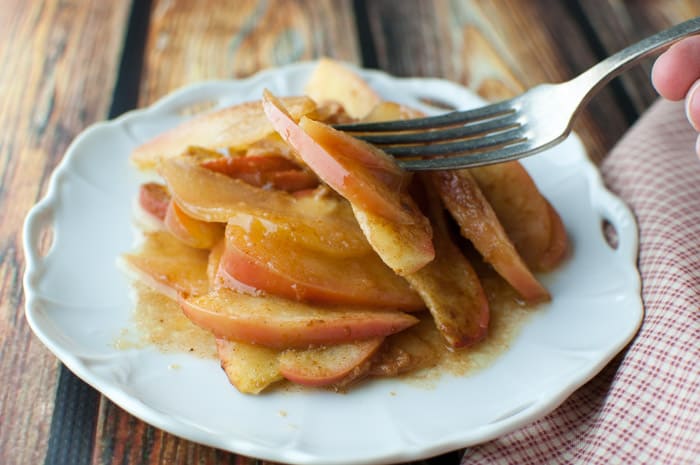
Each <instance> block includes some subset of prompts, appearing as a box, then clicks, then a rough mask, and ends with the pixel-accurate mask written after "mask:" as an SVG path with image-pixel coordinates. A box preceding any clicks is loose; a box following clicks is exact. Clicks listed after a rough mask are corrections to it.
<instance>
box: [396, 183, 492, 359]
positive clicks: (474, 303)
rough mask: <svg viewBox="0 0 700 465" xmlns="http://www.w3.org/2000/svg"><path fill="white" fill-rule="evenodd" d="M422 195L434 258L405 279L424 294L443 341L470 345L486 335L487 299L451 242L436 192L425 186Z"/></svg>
mask: <svg viewBox="0 0 700 465" xmlns="http://www.w3.org/2000/svg"><path fill="white" fill-rule="evenodd" d="M424 197H425V204H426V205H425V211H426V213H427V214H428V217H429V218H430V221H431V223H432V224H433V231H434V234H435V236H434V239H433V240H434V243H435V249H436V250H435V260H433V261H432V262H430V263H428V264H427V265H426V266H425V267H423V268H421V269H420V270H418V271H416V272H415V273H412V274H409V275H406V280H407V281H408V282H409V283H410V284H411V286H412V287H413V288H414V289H415V290H416V291H418V293H419V294H420V296H421V297H422V298H423V301H424V302H425V303H426V305H427V306H428V309H429V310H430V314H431V315H432V316H433V320H434V321H435V326H436V327H437V328H438V330H439V331H440V334H442V336H443V337H444V339H445V341H447V343H448V344H449V345H450V346H451V347H455V348H458V347H466V346H470V345H473V344H475V343H476V342H479V341H481V340H482V339H483V338H484V337H486V334H487V330H488V324H489V304H488V300H487V299H486V294H485V293H484V290H483V288H482V286H481V282H480V281H479V277H478V276H477V274H476V272H475V271H474V268H472V266H471V265H470V264H469V262H468V261H467V259H466V258H465V257H464V255H463V254H462V252H461V251H460V250H459V248H458V247H457V246H456V245H455V244H454V243H453V242H452V238H451V237H450V231H449V229H448V226H447V221H446V218H445V212H444V209H443V207H442V204H441V202H440V199H439V198H438V196H437V194H436V193H435V192H433V191H432V190H430V189H427V190H425V192H424Z"/></svg>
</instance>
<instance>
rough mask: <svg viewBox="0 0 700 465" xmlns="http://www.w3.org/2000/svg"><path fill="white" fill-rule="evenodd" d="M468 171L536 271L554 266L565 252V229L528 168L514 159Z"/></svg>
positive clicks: (511, 237) (530, 265)
mask: <svg viewBox="0 0 700 465" xmlns="http://www.w3.org/2000/svg"><path fill="white" fill-rule="evenodd" d="M469 173H471V175H472V176H473V177H474V179H475V180H476V182H477V184H478V185H479V188H480V189H481V192H482V193H483V194H484V197H486V200H487V201H488V202H489V204H490V205H491V206H492V207H493V210H494V212H495V213H496V216H497V217H498V219H499V221H500V222H501V224H502V225H503V229H504V230H505V231H506V233H507V234H508V237H509V238H510V239H511V241H513V245H514V246H515V248H516V250H517V251H518V253H519V254H520V256H521V257H522V258H523V260H524V261H525V264H526V265H527V266H528V267H529V268H530V269H533V270H536V271H546V270H550V269H552V268H554V267H555V266H556V265H557V264H558V263H559V262H560V261H561V259H562V258H563V257H564V256H565V255H566V250H567V248H568V247H567V242H568V241H567V240H566V230H565V229H564V225H563V223H562V221H561V218H559V215H558V214H557V213H556V211H554V209H553V208H552V206H551V205H550V204H549V202H548V201H547V199H546V198H544V196H543V195H542V194H541V193H540V191H539V189H538V188H537V185H536V184H535V182H534V181H533V180H532V178H531V177H530V175H529V174H528V172H527V171H526V170H525V168H524V167H523V166H522V165H521V164H520V163H519V162H517V161H513V162H508V163H498V164H495V165H489V166H480V167H477V168H472V169H470V170H469ZM562 239H563V240H562Z"/></svg>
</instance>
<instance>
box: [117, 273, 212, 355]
mask: <svg viewBox="0 0 700 465" xmlns="http://www.w3.org/2000/svg"><path fill="white" fill-rule="evenodd" d="M134 294H135V303H136V305H135V308H134V311H133V313H132V321H133V323H134V328H135V329H136V332H137V334H136V335H132V334H129V335H122V337H120V338H119V339H118V340H117V341H116V342H115V346H116V347H117V348H119V349H128V348H132V347H145V346H149V345H150V346H155V347H156V348H157V349H158V350H160V351H161V352H166V353H177V352H185V353H189V354H192V355H195V356H197V357H202V358H216V341H215V339H214V336H213V335H212V334H211V333H210V332H208V331H205V330H203V329H201V328H199V327H198V326H195V325H194V324H192V323H191V322H190V320H188V319H187V317H185V315H184V314H183V313H182V310H180V306H179V305H178V303H177V302H176V301H174V300H173V299H171V298H169V297H166V296H164V295H163V294H161V293H159V292H156V291H155V290H153V289H151V288H150V287H148V286H146V285H144V284H141V283H138V282H135V283H134ZM134 336H135V338H136V340H135V341H134Z"/></svg>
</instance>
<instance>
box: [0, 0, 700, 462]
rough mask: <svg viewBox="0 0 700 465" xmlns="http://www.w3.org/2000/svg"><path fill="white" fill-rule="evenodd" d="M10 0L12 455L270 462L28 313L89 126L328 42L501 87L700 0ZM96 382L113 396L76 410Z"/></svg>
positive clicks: (606, 119) (0, 326)
mask: <svg viewBox="0 0 700 465" xmlns="http://www.w3.org/2000/svg"><path fill="white" fill-rule="evenodd" d="M0 10H1V11H0V60H2V61H1V62H2V63H3V66H2V67H0V125H1V127H2V128H3V131H2V132H0V176H1V178H0V179H1V180H2V181H1V183H0V218H1V221H0V240H1V241H0V258H1V260H0V379H2V380H3V383H2V388H0V464H8V465H14V464H18V465H19V464H22V465H24V464H40V463H44V464H47V465H54V464H58V463H71V464H73V463H74V464H82V463H86V464H87V463H89V464H94V465H107V464H144V465H145V464H149V465H151V464H176V465H181V464H201V465H213V464H253V463H264V462H261V461H258V460H256V459H253V458H248V457H242V456H237V455H235V454H230V453H226V452H223V451H219V450H216V449H212V448H209V447H205V446H201V445H198V444H194V443H192V442H189V441H186V440H183V439H180V438H177V437H175V436H173V435H170V434H168V433H165V432H163V431H161V430H158V429H157V428H154V427H152V426H149V425H147V424H145V423H143V422H142V421H140V420H138V419H136V418H134V417H133V416H131V415H129V414H128V413H126V412H124V411H123V410H122V409H120V408H119V407H117V406H116V405H114V404H112V403H111V402H109V401H108V400H106V399H104V398H100V397H98V396H97V395H96V394H95V393H94V391H93V396H94V397H90V395H89V392H90V391H91V388H89V387H87V386H85V385H83V384H82V383H81V382H80V381H78V380H76V379H74V378H71V376H72V375H70V373H69V372H67V371H66V370H65V369H64V368H60V364H59V362H58V361H57V360H56V358H55V357H54V356H53V355H52V354H51V353H50V352H49V351H48V350H47V349H46V348H44V346H43V345H42V344H41V343H40V342H39V341H38V339H37V338H36V337H34V336H33V335H32V334H31V332H30V329H29V328H28V325H27V322H26V320H25V319H24V315H23V310H24V294H23V290H22V274H23V272H24V268H25V262H24V257H23V253H22V248H21V228H22V222H23V220H24V217H25V215H26V213H27V211H28V210H29V208H31V206H32V205H33V204H34V203H35V202H37V201H38V200H39V199H40V198H41V196H42V195H43V194H44V192H45V190H46V187H47V183H48V179H49V176H50V174H51V172H52V171H53V170H54V168H55V167H56V165H57V164H58V163H59V162H60V160H61V159H62V156H63V154H64V152H65V150H66V148H67V146H68V144H69V143H70V141H71V140H72V139H73V138H74V137H75V136H76V135H77V134H78V133H79V132H80V131H81V130H83V129H84V128H85V127H86V126H88V125H89V124H91V123H92V122H95V121H99V120H102V119H105V118H107V117H108V116H115V115H116V114H118V113H121V112H122V111H125V110H128V109H130V108H132V107H134V106H146V105H149V104H151V103H152V102H154V101H156V100H157V99H159V98H161V97H163V96H164V95H166V94H168V93H169V92H171V91H173V90H175V89H177V88H179V87H181V86H183V85H186V84H189V83H193V82H197V81H201V80H204V79H220V78H238V77H246V76H250V75H251V74H253V73H255V72H256V71H259V70H261V69H265V68H269V67H272V66H278V65H284V64H287V63H291V62H295V61H300V60H310V59H314V58H317V57H320V56H329V57H333V58H336V59H340V60H343V61H348V62H352V63H356V64H359V65H365V66H368V67H376V68H380V69H383V70H385V71H387V72H389V73H392V74H396V75H400V76H435V77H441V78H446V79H450V80H454V81H457V82H459V83H462V84H463V85H465V86H467V87H468V88H470V89H472V90H474V91H475V92H477V93H479V94H480V95H482V96H483V97H484V98H486V99H489V100H497V99H501V98H505V97H508V96H511V95H514V94H516V93H518V92H521V91H523V90H524V89H526V88H528V87H531V86H533V85H535V84H538V83H541V82H547V81H552V82H556V81H562V80H566V79H569V78H571V77H573V76H574V75H576V74H578V73H580V72H582V71H583V70H585V69H586V68H588V67H589V66H591V65H593V64H594V63H595V62H597V61H598V60H600V59H602V58H603V57H605V56H607V55H609V54H611V53H613V52H615V51H617V50H619V49H620V48H622V47H624V46H626V45H628V44H630V43H632V42H634V41H636V40H639V39H640V38H642V37H644V36H646V35H649V34H650V33H653V32H656V31H658V30H661V29H663V28H665V27H667V26H669V25H671V24H675V23H678V22H681V21H683V20H685V19H688V18H690V17H694V16H698V15H700V2H698V1H697V0H654V1H652V0H579V1H575V0H569V1H560V0H527V1H521V0H434V1H427V0H375V1H370V0H355V1H334V0H320V1H314V0H292V1H286V0H238V1H225V0H212V1H208V2H202V1H196V0H151V1H145V0H134V1H133V2H127V1H113V2H109V1H102V0H43V1H40V0H36V1H29V2H26V1H24V0H5V1H3V5H2V8H1V9H0ZM650 66H651V60H650V61H649V62H648V63H645V65H644V66H642V67H640V68H638V69H635V70H633V71H631V72H629V73H627V74H626V75H625V76H624V77H623V78H621V79H619V80H616V81H615V82H613V84H612V85H611V86H609V87H608V88H606V89H605V91H604V92H602V93H601V94H600V95H599V96H598V97H596V98H595V99H593V101H592V102H591V103H590V105H589V106H588V107H587V109H586V111H585V112H584V114H583V115H582V117H581V118H580V120H579V121H577V123H576V126H575V129H576V130H577V131H578V132H579V134H580V135H581V137H582V139H583V141H584V144H585V146H586V147H587V149H588V151H589V154H590V156H591V157H592V158H593V159H594V160H596V161H600V160H601V159H602V158H603V157H604V156H605V154H606V153H607V152H608V151H609V150H610V148H611V147H612V146H613V145H614V144H615V142H616V141H617V140H619V138H620V137H621V136H622V134H623V133H624V132H625V130H626V129H627V128H628V127H629V125H630V124H632V123H633V122H634V121H635V120H636V118H637V117H638V116H639V115H640V114H641V112H643V111H644V109H645V108H647V107H648V106H649V104H650V103H651V102H653V101H654V100H655V99H656V94H655V92H654V91H653V89H652V87H651V85H650V83H649V79H648V73H649V70H650ZM87 398H94V399H95V402H96V403H99V405H95V406H94V408H92V407H89V408H88V407H86V408H82V409H77V410H75V411H72V410H70V406H71V405H75V403H76V402H81V400H83V399H87ZM66 402H67V403H66ZM66 405H67V406H68V407H66ZM67 409H68V410H67ZM71 414H73V416H71ZM81 415H83V417H82V418H81V417H80V416H81ZM52 425H53V426H52ZM57 430H61V431H62V432H63V434H61V435H57V434H56V433H57ZM57 438H58V439H57ZM61 441H65V443H62V442H61ZM78 442H83V443H84V444H86V446H85V447H87V449H86V448H85V447H83V448H81V447H76V445H77V444H78ZM70 451H74V453H73V455H71V453H70ZM62 452H63V453H62ZM459 457H460V454H459V452H458V451H457V452H454V453H451V454H447V455H444V456H442V457H438V458H434V459H431V460H430V461H428V462H429V463H433V464H437V463H445V464H456V463H458V462H459Z"/></svg>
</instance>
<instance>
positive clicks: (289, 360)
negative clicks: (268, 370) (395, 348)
mask: <svg viewBox="0 0 700 465" xmlns="http://www.w3.org/2000/svg"><path fill="white" fill-rule="evenodd" d="M383 341H384V338H383V337H376V338H372V339H366V340H364V341H356V342H350V343H347V344H338V345H333V346H328V347H318V348H314V349H307V350H287V351H284V352H282V353H281V354H280V356H279V370H280V372H281V373H282V376H284V377H285V378H287V379H288V380H290V381H292V382H293V383H296V384H301V385H304V386H311V387H323V386H331V385H335V386H338V385H348V384H350V383H352V382H353V381H357V380H359V379H361V378H363V377H364V376H366V375H367V374H368V373H369V369H370V366H371V361H372V357H373V356H374V354H375V353H377V351H378V350H379V348H380V347H381V345H382V342H383Z"/></svg>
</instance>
